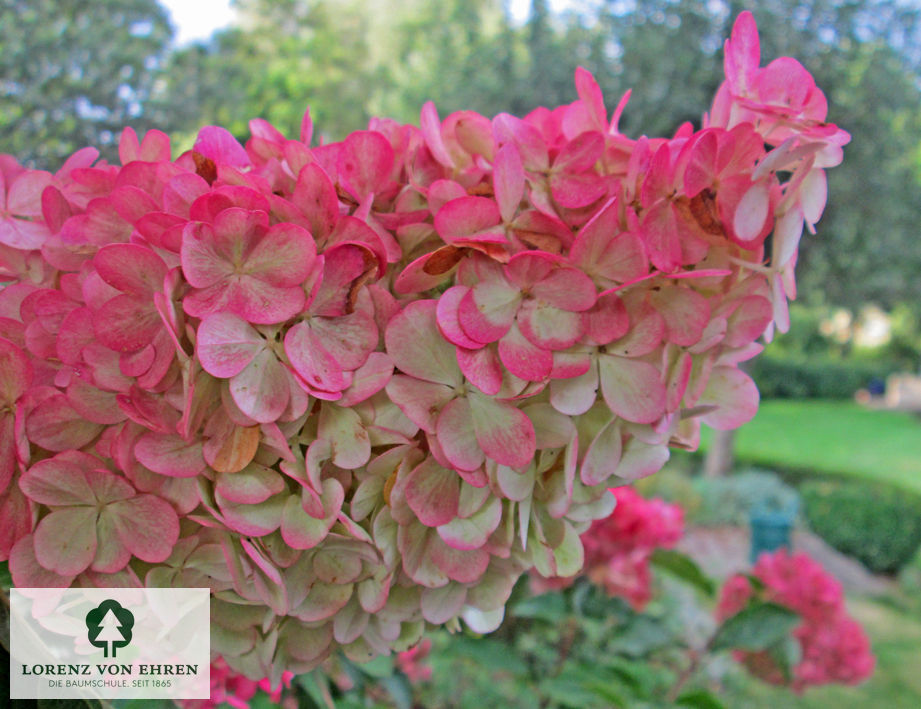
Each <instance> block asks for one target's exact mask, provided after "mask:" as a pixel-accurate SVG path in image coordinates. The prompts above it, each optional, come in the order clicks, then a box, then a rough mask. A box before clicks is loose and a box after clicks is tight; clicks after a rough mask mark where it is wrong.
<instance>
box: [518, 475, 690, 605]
mask: <svg viewBox="0 0 921 709" xmlns="http://www.w3.org/2000/svg"><path fill="white" fill-rule="evenodd" d="M611 492H612V493H613V495H614V498H615V500H616V503H617V504H616V507H615V508H614V511H613V512H612V513H611V515H610V516H608V517H606V518H603V519H599V520H595V521H594V522H593V523H592V525H591V527H589V528H588V530H587V531H586V532H584V533H583V534H582V537H581V540H582V546H583V548H584V550H585V563H584V568H583V572H582V573H583V574H585V575H586V576H588V578H589V580H591V582H592V583H594V584H596V585H598V586H600V587H602V588H603V589H604V590H605V591H606V592H607V593H608V594H609V595H611V596H617V597H619V598H623V599H624V600H626V601H628V602H629V603H630V605H632V606H633V608H634V609H635V610H637V611H642V610H643V609H644V608H645V607H646V604H647V603H648V602H649V600H650V599H651V598H652V572H651V570H650V566H649V560H650V557H651V556H652V553H653V552H654V551H655V550H656V549H671V548H672V547H674V546H675V545H676V544H677V543H678V541H679V540H680V539H681V536H682V535H683V534H684V510H683V509H682V508H681V506H680V505H673V504H670V503H668V502H665V501H664V500H660V499H651V500H647V499H646V498H644V497H641V496H640V495H639V494H638V493H637V492H636V491H635V490H634V489H633V488H632V487H617V488H612V489H611ZM575 579H576V577H575V576H573V577H569V578H549V579H546V578H543V577H541V576H538V575H532V577H531V586H532V588H533V589H534V590H535V591H537V592H543V591H547V590H551V589H560V588H566V587H568V586H570V585H572V583H573V582H574V581H575Z"/></svg>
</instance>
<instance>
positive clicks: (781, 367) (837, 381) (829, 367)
mask: <svg viewBox="0 0 921 709" xmlns="http://www.w3.org/2000/svg"><path fill="white" fill-rule="evenodd" d="M897 369H898V366H897V365H895V364H893V363H888V362H854V361H841V360H834V359H829V358H827V357H822V358H814V359H804V358H799V357H789V358H788V357H777V356H770V355H764V356H762V357H759V358H757V359H755V360H754V361H753V362H752V363H751V369H750V370H749V371H750V374H751V376H752V378H753V379H754V380H755V383H756V384H757V385H758V390H759V391H760V392H761V396H762V397H764V398H766V399H770V398H776V399H850V398H851V397H853V396H854V392H856V391H857V390H858V389H864V388H867V387H869V386H870V385H871V383H873V382H874V381H876V382H879V383H881V382H882V381H883V380H885V378H886V377H887V376H888V375H889V374H891V373H892V372H893V371H895V370H897Z"/></svg>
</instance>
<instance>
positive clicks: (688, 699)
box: [675, 689, 726, 709]
mask: <svg viewBox="0 0 921 709" xmlns="http://www.w3.org/2000/svg"><path fill="white" fill-rule="evenodd" d="M675 704H676V705H677V706H679V707H691V708H692V709H726V705H725V704H723V703H722V702H721V701H720V700H719V699H717V698H716V697H715V696H714V695H713V694H712V693H710V692H707V691H705V690H703V689H695V690H692V691H690V692H684V693H683V694H681V695H679V696H678V698H677V699H676V700H675Z"/></svg>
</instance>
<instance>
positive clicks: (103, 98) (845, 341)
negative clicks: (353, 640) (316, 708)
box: [0, 0, 921, 709]
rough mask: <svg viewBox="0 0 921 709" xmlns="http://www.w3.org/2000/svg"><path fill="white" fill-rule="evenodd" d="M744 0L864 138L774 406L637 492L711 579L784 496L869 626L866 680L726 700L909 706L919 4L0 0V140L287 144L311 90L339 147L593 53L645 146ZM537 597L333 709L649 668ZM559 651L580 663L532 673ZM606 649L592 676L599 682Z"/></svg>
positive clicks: (917, 476) (917, 471)
mask: <svg viewBox="0 0 921 709" xmlns="http://www.w3.org/2000/svg"><path fill="white" fill-rule="evenodd" d="M192 1H193V0H190V2H192ZM193 4H194V3H193ZM743 9H751V10H752V11H753V12H754V14H755V18H756V20H757V23H758V27H759V29H760V32H761V36H762V56H764V57H766V58H767V59H771V58H774V57H776V56H781V55H789V56H793V57H796V58H797V59H799V60H800V61H801V62H802V63H803V64H804V65H805V66H806V68H807V69H808V70H809V71H810V72H811V73H812V74H813V75H814V76H815V78H816V82H817V84H818V85H819V86H820V87H822V88H823V90H824V91H825V93H826V95H827V97H828V102H829V105H830V107H831V109H830V113H829V120H831V121H833V122H835V123H837V124H838V125H840V126H841V127H843V128H844V129H846V130H847V131H849V132H850V133H851V134H852V136H853V141H852V143H851V144H850V145H848V146H847V148H846V149H845V160H844V163H843V165H842V166H841V167H840V168H837V169H835V170H833V171H831V173H830V175H829V184H828V190H829V202H828V208H827V209H826V213H825V215H824V217H823V219H822V221H821V223H820V225H819V233H818V234H817V235H809V234H806V235H804V237H803V241H802V244H801V255H800V262H799V264H798V266H797V276H798V279H797V280H798V285H799V297H798V300H797V302H796V304H795V305H794V307H793V308H792V309H791V323H790V329H789V332H787V333H785V334H782V335H780V336H778V337H777V338H776V339H775V341H774V342H772V343H770V344H768V345H767V347H766V349H765V351H764V353H763V354H762V355H761V356H760V357H759V358H757V359H756V360H754V361H753V362H752V364H751V367H750V370H749V371H750V373H751V375H752V376H753V377H754V378H755V380H756V382H757V383H758V386H759V389H760V391H761V394H762V405H761V409H760V412H759V413H758V415H757V416H756V418H755V419H754V420H753V421H752V422H751V423H749V424H747V425H746V426H744V427H743V428H742V429H740V430H739V431H738V432H737V433H736V434H735V435H734V436H730V435H724V434H720V435H716V434H713V433H708V435H705V437H704V440H703V443H702V446H701V450H700V451H698V452H693V453H692V452H681V451H679V452H676V453H675V454H674V455H673V458H672V460H671V462H670V463H669V465H668V467H667V468H666V469H665V470H664V471H662V472H661V473H659V474H657V475H655V476H653V477H651V478H649V479H647V480H645V481H643V482H642V483H641V484H640V485H639V489H640V490H641V492H642V493H643V494H644V495H645V496H647V497H661V498H663V499H665V500H668V501H670V502H674V503H677V504H680V505H681V506H682V507H683V509H684V515H685V520H686V524H687V529H688V534H687V536H686V538H685V539H684V540H683V541H682V542H681V546H680V548H682V549H683V550H684V551H686V552H687V553H688V554H690V556H691V557H692V558H694V559H696V560H697V562H698V563H699V564H700V566H701V567H702V568H703V569H704V570H706V571H707V572H709V573H711V574H713V575H715V576H717V577H719V576H726V575H728V574H729V573H731V572H734V571H738V570H741V569H743V568H746V567H747V564H748V555H749V549H750V534H751V532H750V522H751V517H752V515H753V514H755V513H757V512H758V511H759V510H762V509H763V508H764V507H765V506H766V505H767V506H770V505H771V504H774V506H775V507H776V508H778V509H779V508H783V509H785V510H788V511H790V512H791V515H792V519H793V522H794V532H793V534H792V539H793V544H794V548H801V549H804V550H807V551H809V552H810V553H811V554H813V556H814V557H815V558H817V559H818V560H820V561H821V562H822V563H823V564H825V565H826V568H827V569H828V570H829V571H830V572H831V573H832V574H834V575H836V576H837V577H838V579H839V580H840V581H841V582H842V583H843V585H844V588H845V591H846V592H847V595H848V601H849V606H850V608H851V611H852V613H853V615H854V616H855V617H857V618H858V620H860V621H861V622H862V623H863V624H864V625H865V627H866V629H867V632H868V634H869V635H870V638H871V642H872V646H873V650H874V652H875V653H876V655H877V663H878V664H877V670H876V674H875V675H874V677H873V678H872V679H871V680H870V681H869V682H867V683H866V684H864V685H861V686H859V687H857V688H841V687H836V688H833V689H815V690H808V691H807V692H806V693H805V694H804V695H802V696H801V697H794V696H792V695H790V694H789V693H780V690H774V689H771V688H766V686H764V685H761V684H758V683H756V682H755V681H754V680H752V679H749V678H747V677H746V676H745V675H743V674H742V673H741V672H737V673H735V674H733V672H732V671H731V668H730V669H727V668H722V669H721V668H718V667H717V668H712V671H713V673H714V677H716V676H717V675H719V678H718V681H719V682H721V683H722V686H723V687H724V688H725V689H726V691H727V692H728V694H727V695H726V696H727V697H728V702H729V703H728V705H729V706H744V707H759V706H764V707H769V706H803V707H828V706H832V705H834V706H838V707H841V708H842V709H843V708H846V707H867V706H874V705H876V706H881V707H887V709H888V708H894V709H895V708H898V707H906V708H909V707H911V708H914V707H918V706H921V672H919V669H921V556H919V554H918V547H919V545H921V378H919V374H921V229H919V224H921V3H917V2H905V1H903V0H802V1H800V2H797V1H796V0H763V1H762V2H758V3H748V2H739V1H735V0H733V1H727V0H583V1H581V2H580V1H579V0H571V1H569V2H548V0H531V1H530V2H515V3H511V4H510V3H508V2H503V1H502V0H438V1H432V0H335V1H333V0H329V1H324V0H237V1H236V2H233V3H231V5H230V14H229V17H230V18H231V20H230V24H228V25H227V26H226V27H223V28H221V29H218V30H217V31H215V32H214V33H212V34H211V35H210V36H208V37H207V38H204V39H199V40H195V41H184V42H182V43H180V42H178V41H177V40H176V37H177V31H178V30H179V29H180V28H179V27H177V26H176V24H175V23H174V21H173V19H172V17H171V15H170V13H169V11H168V10H167V9H166V8H165V7H164V6H162V5H160V4H158V3H157V2H156V1H155V0H105V1H103V2H81V1H78V0H0V46H2V52H0V82H2V91H0V153H10V154H12V155H14V156H16V157H17V158H18V159H19V160H20V161H22V162H23V163H24V164H27V165H29V166H32V167H39V168H43V169H51V170H54V169H56V168H57V167H58V166H59V165H60V164H61V162H62V161H63V160H64V158H66V157H67V156H68V155H69V154H70V153H72V152H73V151H74V150H76V149H79V148H81V147H83V146H85V145H95V146H97V147H99V148H100V149H101V150H102V153H103V157H106V158H108V159H110V160H115V159H116V156H117V148H116V146H117V142H118V135H119V132H120V130H121V128H122V127H124V126H125V125H130V126H132V127H133V128H135V129H136V130H137V131H138V133H142V132H143V131H145V130H147V129H148V128H152V127H157V128H159V129H161V130H164V131H166V132H167V133H169V134H170V135H171V137H172V138H173V141H174V142H173V144H174V147H176V148H177V149H178V150H180V151H181V150H185V149H188V148H190V147H191V145H192V142H193V140H194V136H195V134H196V133H197V131H198V129H199V128H200V127H201V126H203V125H207V124H219V125H223V126H225V127H227V128H228V129H230V130H231V131H232V132H233V133H234V134H235V135H236V136H237V137H238V138H240V139H241V140H245V138H246V137H247V135H248V128H247V122H248V120H249V119H250V118H255V117H261V118H264V119H267V120H269V121H270V122H272V123H274V124H275V125H276V126H277V127H279V129H281V130H282V131H283V132H285V133H286V134H287V135H296V134H297V131H298V127H299V125H300V121H301V117H302V115H303V113H304V110H305V109H306V108H307V107H308V106H309V108H310V113H311V116H312V117H313V120H314V123H315V125H316V126H317V127H318V130H319V133H320V134H321V136H323V137H324V138H326V139H329V140H332V139H341V138H342V137H344V136H345V135H346V134H348V133H349V132H350V131H352V130H356V129H361V128H363V127H365V126H366V124H367V121H368V118H369V117H370V116H372V115H377V116H389V117H393V118H396V119H398V120H400V121H416V120H417V116H418V110H419V107H420V106H421V105H422V104H423V102H425V101H426V100H429V99H431V100H434V101H435V103H436V105H437V106H438V109H439V111H440V113H441V115H442V116H445V115H447V114H448V113H449V112H451V111H454V110H458V109H472V110H475V111H478V112H480V113H483V114H485V115H487V116H492V115H495V114H496V113H498V112H501V111H508V112H511V113H514V114H516V115H523V114H526V113H527V112H529V111H530V110H532V109H533V108H535V107H537V106H540V105H556V104H559V103H565V102H568V101H571V100H574V99H575V94H574V89H573V72H574V70H575V68H576V66H579V65H582V66H584V67H586V68H588V69H589V70H590V71H591V72H592V73H593V74H594V75H595V77H596V78H597V79H598V81H599V83H600V84H601V87H602V89H603V90H604V92H605V95H606V96H607V97H608V100H609V101H612V100H615V99H616V97H619V96H620V95H621V94H622V93H623V92H624V91H625V90H626V89H628V88H631V87H633V88H636V89H638V91H637V94H636V97H635V98H634V99H633V100H631V101H630V103H629V104H628V107H627V109H626V112H625V113H624V117H623V119H622V120H621V130H622V131H623V132H624V133H626V134H627V135H628V136H630V137H637V136H638V130H639V127H640V126H642V127H643V130H645V131H647V132H648V133H649V134H650V135H671V134H672V133H673V132H674V131H675V129H676V128H677V127H678V126H679V125H680V124H681V123H682V122H684V121H691V122H692V123H694V124H695V126H699V124H700V116H699V115H698V113H697V111H698V107H700V106H704V105H707V103H708V101H709V97H710V96H711V95H712V94H713V92H714V90H715V89H716V86H717V84H718V80H719V78H720V77H721V76H722V71H721V62H722V54H721V42H722V39H723V38H724V37H726V36H728V34H729V31H730V27H731V23H732V20H733V18H734V17H735V16H736V15H737V14H738V13H739V12H740V11H741V10H743ZM182 29H183V31H184V32H185V33H186V34H189V33H190V28H188V27H183V28H182ZM192 29H195V28H192ZM191 34H193V35H195V34H199V35H200V34H201V33H200V32H197V33H196V32H191ZM612 108H613V106H610V105H609V106H608V110H611V109H612ZM666 576H667V574H666ZM656 582H657V583H658V584H659V585H660V586H661V588H660V595H659V596H657V597H656V598H655V599H654V600H653V602H652V605H651V606H650V612H651V613H652V615H653V616H655V614H657V613H658V614H659V615H660V617H661V618H663V619H664V618H673V614H674V612H675V609H676V608H681V607H684V605H685V604H684V601H682V596H681V594H682V593H684V591H681V590H680V589H678V590H676V588H675V587H673V585H670V584H671V582H670V581H669V580H668V579H667V578H663V579H661V580H660V579H658V577H657V578H656ZM574 593H575V592H574ZM586 593H588V592H585V593H583V594H582V595H583V596H585V594H586ZM560 598H562V597H561V596H560ZM596 601H597V603H596ZM567 602H568V601H567ZM528 603H530V605H528V604H527V603H525V602H524V601H522V602H521V603H519V604H518V605H517V606H516V605H515V604H514V603H513V605H512V610H511V619H510V625H509V626H508V627H505V628H503V629H500V631H499V633H498V635H497V636H496V637H492V638H487V639H484V640H477V641H474V640H470V639H461V640H460V641H456V642H451V643H448V642H446V641H444V637H443V636H440V635H439V636H436V638H435V640H434V646H433V648H432V650H431V653H430V655H429V657H428V659H427V660H426V661H427V662H428V663H429V666H430V667H431V670H432V672H431V676H430V677H428V675H426V677H427V678H425V679H419V681H418V682H417V684H415V685H414V688H413V689H412V690H410V689H408V687H409V686H410V685H409V684H408V683H407V682H405V681H404V680H406V678H407V677H408V673H407V672H406V671H405V669H406V668H404V671H403V672H402V673H400V674H399V677H401V678H402V679H401V680H400V681H399V682H398V681H397V680H394V679H393V677H395V676H396V675H393V674H392V673H391V670H392V663H391V664H387V662H390V661H389V660H388V661H387V662H385V663H383V664H381V663H378V666H375V667H371V668H370V669H368V670H367V671H365V670H362V671H360V672H359V671H357V670H354V668H353V670H352V672H353V673H354V672H358V674H356V675H355V676H354V677H353V683H357V684H359V685H361V686H362V687H364V684H363V683H370V684H369V687H371V686H372V685H373V683H374V682H375V681H377V680H380V679H381V678H383V680H386V682H384V684H383V685H382V686H383V689H381V690H380V691H377V692H376V691H375V690H373V688H372V689H369V690H368V691H366V692H365V693H364V694H363V695H362V696H363V697H364V699H362V701H363V702H365V703H363V704H362V703H359V704H343V706H366V705H369V706H374V705H376V704H375V703H376V702H380V706H387V705H389V704H391V703H395V704H396V705H397V706H411V705H412V704H413V702H415V703H416V705H418V706H442V705H443V706H464V707H466V706H470V707H478V706H483V705H495V706H538V705H540V706H548V707H549V706H575V707H581V706H596V705H597V706H610V705H611V704H616V703H618V701H619V700H618V697H619V696H620V695H619V694H618V691H617V690H616V687H618V686H619V685H618V683H625V682H626V683H628V684H629V683H630V682H636V681H637V680H636V679H635V676H634V675H633V674H631V672H633V671H634V670H630V671H629V672H628V671H627V670H626V669H624V668H623V667H619V666H615V664H612V663H606V662H605V660H604V656H605V653H607V652H608V649H609V648H608V645H610V644H611V643H614V644H617V643H620V646H619V647H620V650H618V651H617V652H622V651H624V647H626V648H627V650H626V651H625V652H626V656H628V657H635V658H640V659H641V658H644V657H646V654H647V653H649V652H652V651H653V650H655V649H656V643H657V642H661V635H656V632H658V631H657V630H656V628H652V626H649V627H647V628H645V629H644V628H639V629H637V628H635V627H634V626H631V625H629V624H627V625H623V624H622V625H621V626H618V625H617V624H616V623H615V624H614V625H613V626H612V625H611V623H612V622H613V621H611V620H610V618H612V617H617V618H621V619H623V618H626V615H627V614H628V610H627V609H626V608H625V607H624V606H623V605H621V606H616V607H615V606H612V605H608V606H604V603H608V601H604V602H602V601H601V600H598V599H595V600H592V598H588V599H586V598H580V599H577V602H576V601H573V604H575V605H570V606H567V605H565V604H564V605H559V604H563V601H559V604H557V602H556V601H553V602H552V603H550V602H548V603H549V604H547V603H545V604H544V605H540V604H534V603H533V602H530V601H529V602H528ZM592 603H595V606H592V605H591V604H592ZM554 604H557V605H554ZM586 604H587V605H586ZM598 604H601V606H604V607H603V609H602V610H599V608H601V606H599V605H598ZM615 605H616V604H615ZM577 606H578V609H580V610H578V612H576V611H575V610H573V608H576V607H577ZM586 608H594V610H591V611H590V612H587V611H586V610H585V609H586ZM593 614H594V615H593ZM618 614H620V615H618ZM605 618H606V619H607V620H605V621H604V622H603V623H601V621H600V620H599V619H605ZM586 619H587V620H586ZM685 620H686V623H687V624H693V622H694V620H693V619H685ZM593 623H594V625H593ZM598 623H601V624H600V625H598ZM605 623H607V625H605ZM624 623H626V621H624ZM618 627H619V628H620V629H621V630H622V631H623V632H618V631H616V628H618ZM688 627H690V626H688ZM612 628H615V630H612ZM624 628H629V632H627V631H624V630H623V629H624ZM650 628H652V629H650ZM631 633H632V634H631ZM455 640H456V639H455ZM592 643H595V644H594V645H593V644H592ZM631 643H632V645H631ZM572 645H576V646H578V647H579V648H580V649H579V650H578V652H576V651H571V649H570V646H572ZM510 646H513V647H514V648H515V652H514V653H511V654H510V653H509V652H508V648H509V647H510ZM593 648H594V649H593ZM605 648H608V649H605ZM542 653H544V654H547V653H549V656H547V657H544V656H542ZM631 653H633V654H632V655H631ZM619 657H622V655H621V656H619ZM618 661H620V660H618ZM567 662H570V663H576V669H577V670H578V671H575V670H574V671H573V673H569V674H566V673H561V674H560V676H551V677H538V676H537V675H536V674H535V673H538V674H539V672H538V670H539V669H540V668H541V667H543V666H545V665H547V666H551V665H553V664H554V663H563V664H565V663H567ZM593 663H594V667H595V677H594V683H593V682H588V681H583V680H584V673H588V672H590V669H591V668H592V666H593ZM484 667H491V668H492V669H491V670H490V671H489V672H487V671H486V670H484ZM580 672H582V673H583V674H580ZM720 673H722V674H720ZM580 678H581V679H580ZM605 678H608V679H605ZM383 680H381V681H383ZM310 681H311V682H314V684H313V685H311V687H312V690H316V691H315V692H314V693H313V694H311V692H306V695H305V696H323V691H321V690H322V688H320V687H318V686H317V685H316V681H315V680H310ZM388 682H389V683H390V684H387V683H388ZM394 682H397V683H396V684H394ZM400 682H402V684H401V683H400ZM385 685H386V686H385ZM599 686H603V687H606V688H607V691H608V694H605V693H604V692H603V691H601V690H599V689H598V687H599ZM593 687H594V689H593ZM596 690H597V691H596ZM305 691H306V690H305ZM264 700H265V701H270V700H268V697H267V695H265V697H264ZM305 701H307V700H305ZM349 701H351V700H349ZM355 701H356V702H357V701H358V700H355ZM701 701H702V702H703V701H704V700H701ZM368 702H370V704H368ZM534 702H537V703H534ZM688 705H689V706H691V705H693V704H688ZM694 706H709V705H706V704H704V703H701V704H697V705H694Z"/></svg>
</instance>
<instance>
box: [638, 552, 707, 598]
mask: <svg viewBox="0 0 921 709" xmlns="http://www.w3.org/2000/svg"><path fill="white" fill-rule="evenodd" d="M650 560H651V561H652V563H653V565H654V566H655V567H656V568H659V569H662V570H663V571H667V572H668V573H670V574H671V575H672V576H675V577H677V578H679V579H681V580H682V581H685V582H687V583H689V584H690V585H691V586H694V587H695V588H697V589H698V590H700V591H702V592H703V593H704V594H705V595H706V596H708V597H710V598H712V597H713V595H714V594H715V593H716V586H715V584H714V583H713V579H711V578H710V577H709V576H707V575H706V574H705V573H704V572H703V571H701V569H700V567H699V566H698V565H697V564H696V563H695V562H694V560H693V559H691V557H689V556H687V555H686V554H682V553H681V552H678V551H675V550H674V549H656V550H655V551H654V552H653V553H652V557H651V558H650Z"/></svg>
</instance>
